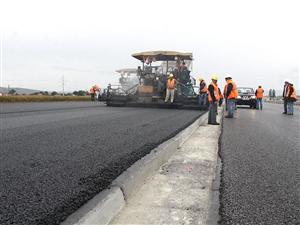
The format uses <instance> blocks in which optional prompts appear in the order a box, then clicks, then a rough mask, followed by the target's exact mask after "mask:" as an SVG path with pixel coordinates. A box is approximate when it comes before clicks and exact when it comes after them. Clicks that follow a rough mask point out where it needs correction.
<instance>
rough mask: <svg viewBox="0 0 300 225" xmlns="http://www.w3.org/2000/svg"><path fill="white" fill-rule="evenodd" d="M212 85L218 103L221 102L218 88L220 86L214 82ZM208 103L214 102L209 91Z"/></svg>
mask: <svg viewBox="0 0 300 225" xmlns="http://www.w3.org/2000/svg"><path fill="white" fill-rule="evenodd" d="M210 85H212V86H213V87H214V95H215V97H216V101H219V100H220V95H219V88H218V85H217V84H215V83H213V82H211V84H210ZM208 101H209V102H212V101H213V99H212V97H211V95H210V92H209V91H208Z"/></svg>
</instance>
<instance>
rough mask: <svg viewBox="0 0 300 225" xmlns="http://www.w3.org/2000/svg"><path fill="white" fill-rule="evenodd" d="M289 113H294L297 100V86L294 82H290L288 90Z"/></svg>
mask: <svg viewBox="0 0 300 225" xmlns="http://www.w3.org/2000/svg"><path fill="white" fill-rule="evenodd" d="M286 101H287V115H293V114H294V102H295V101H297V95H296V88H295V87H294V85H293V84H291V83H290V84H289V86H288V90H287V100H286Z"/></svg>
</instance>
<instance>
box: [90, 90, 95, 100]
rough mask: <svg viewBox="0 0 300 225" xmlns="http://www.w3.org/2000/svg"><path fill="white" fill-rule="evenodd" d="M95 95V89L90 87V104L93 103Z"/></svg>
mask: <svg viewBox="0 0 300 225" xmlns="http://www.w3.org/2000/svg"><path fill="white" fill-rule="evenodd" d="M95 94H96V89H95V88H94V87H92V88H91V89H90V95H91V100H92V102H94V101H95Z"/></svg>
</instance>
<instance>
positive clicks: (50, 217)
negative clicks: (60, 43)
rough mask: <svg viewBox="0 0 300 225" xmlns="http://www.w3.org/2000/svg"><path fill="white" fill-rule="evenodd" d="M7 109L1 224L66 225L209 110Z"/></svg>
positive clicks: (1, 115)
mask: <svg viewBox="0 0 300 225" xmlns="http://www.w3.org/2000/svg"><path fill="white" fill-rule="evenodd" d="M50 105H51V106H49V105H48V104H45V103H40V104H38V103H34V104H33V103H26V104H20V103H16V104H1V105H0V106H1V112H0V125H1V126H0V132H1V137H0V138H1V150H0V224H1V225H4V224H22V225H23V224H24V225H43V224H47V225H51V224H59V223H60V222H62V221H63V220H64V219H66V217H67V216H68V215H70V214H71V213H72V212H74V211H75V210H76V209H78V208H79V207H80V206H81V205H82V204H84V203H85V202H86V201H88V200H89V199H91V198H92V197H93V196H94V195H95V194H97V193H99V192H100V191H101V190H103V189H105V188H107V187H108V186H109V185H110V183H111V181H112V180H113V179H114V178H116V177H117V176H118V175H119V174H120V173H122V172H123V171H124V170H125V169H126V168H128V167H129V166H130V165H131V164H133V163H134V162H135V161H136V160H138V159H140V158H141V157H143V156H144V155H146V154H147V153H149V152H150V151H151V149H153V148H154V147H155V146H157V145H158V144H159V143H161V142H162V141H164V140H166V139H168V138H170V137H171V136H174V135H175V134H176V133H178V132H179V131H180V130H182V129H183V128H185V127H186V126H187V125H189V124H190V123H192V122H193V121H194V120H195V119H196V118H197V117H199V115H201V113H203V112H201V111H196V110H175V109H146V108H112V107H106V106H104V105H103V104H101V103H50Z"/></svg>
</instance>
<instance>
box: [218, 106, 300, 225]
mask: <svg viewBox="0 0 300 225" xmlns="http://www.w3.org/2000/svg"><path fill="white" fill-rule="evenodd" d="M282 108H283V106H282V105H277V104H265V105H264V110H263V111H258V110H251V109H238V110H237V115H236V118H234V119H226V118H224V124H223V133H222V136H221V142H220V147H221V149H220V155H221V158H222V161H223V165H222V167H223V168H222V174H221V193H220V204H221V208H220V215H221V221H220V224H224V225H225V224H226V225H227V224H241V225H247V224H253V225H258V224H263V225H281V224H282V225H288V224H291V225H296V224H298V225H299V224H300V173H299V172H300V154H299V153H300V141H299V140H300V134H299V130H300V115H299V108H296V112H295V115H294V116H288V115H282V114H281V113H282V111H283V109H282Z"/></svg>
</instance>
